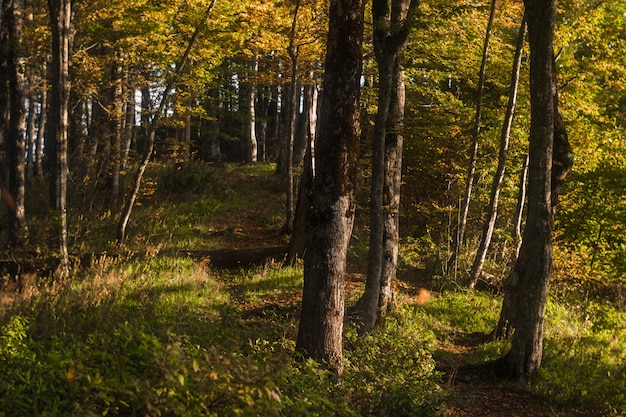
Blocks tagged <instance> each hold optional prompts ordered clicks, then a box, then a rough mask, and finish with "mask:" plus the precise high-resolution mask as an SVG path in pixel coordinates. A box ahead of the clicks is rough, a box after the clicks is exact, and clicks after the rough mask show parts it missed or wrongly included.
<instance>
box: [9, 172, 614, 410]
mask: <svg viewBox="0 0 626 417" xmlns="http://www.w3.org/2000/svg"><path fill="white" fill-rule="evenodd" d="M273 171H274V166H273V165H271V164H255V165H244V166H237V165H225V166H224V167H217V166H212V165H198V166H192V167H190V168H189V169H188V170H187V171H179V170H177V169H175V168H168V167H162V166H158V165H156V166H152V167H151V168H150V172H149V173H148V177H147V180H146V183H145V188H144V190H143V194H142V197H141V198H140V201H139V204H138V205H137V207H136V208H135V210H134V211H133V215H132V216H131V224H130V225H129V235H130V239H129V244H128V248H127V252H124V253H126V254H128V256H127V257H125V256H124V255H121V254H119V253H118V254H117V255H116V256H107V255H106V254H104V255H102V256H101V257H100V258H99V259H98V260H97V261H95V262H93V264H92V265H91V266H90V267H89V268H88V269H83V270H80V269H78V270H77V271H76V273H75V275H74V276H72V277H71V279H70V280H68V282H67V283H65V284H59V283H56V284H54V285H53V284H51V283H49V282H48V283H42V284H41V285H37V283H35V284H34V285H31V286H29V287H27V288H26V289H25V291H24V292H23V293H21V294H20V295H19V296H18V297H17V300H16V301H15V302H14V304H13V306H12V307H11V308H10V309H9V310H6V311H2V312H0V417H4V416H24V415H41V416H44V415H45V416H96V415H98V416H101V415H120V416H145V415H148V416H159V415H184V416H211V415H216V416H241V415H244V416H245V415H249V416H257V415H266V416H272V415H274V416H302V415H314V416H365V415H367V416H436V415H441V414H442V411H441V410H442V404H444V403H445V401H446V395H447V394H446V393H445V392H444V391H442V390H441V389H440V384H441V382H442V381H441V375H439V374H438V372H436V371H435V360H440V361H444V362H445V361H450V360H453V359H455V358H457V359H458V352H453V351H452V350H453V349H454V348H458V346H459V345H460V344H462V343H466V344H467V343H471V344H477V346H474V347H473V348H472V349H470V350H469V351H468V353H467V354H466V356H465V357H464V360H467V361H469V362H471V363H481V362H484V361H487V360H491V359H495V358H498V357H499V356H501V355H502V354H503V353H504V352H506V350H507V349H508V343H507V342H502V341H498V342H491V341H487V342H480V343H479V342H478V341H479V340H480V339H479V338H478V337H477V335H478V334H482V333H488V332H490V331H491V330H492V329H493V327H494V326H495V323H496V320H497V318H498V314H499V310H500V303H501V299H500V298H498V297H494V296H493V295H491V294H488V293H484V292H479V291H467V290H458V289H447V288H448V287H445V288H446V289H445V290H442V291H441V292H433V293H432V297H431V298H430V301H429V302H428V303H426V304H419V305H418V304H417V303H416V302H415V300H414V299H413V297H412V296H411V295H410V294H412V293H414V292H415V288H412V285H416V284H410V283H405V284H404V286H401V287H400V286H399V288H398V290H399V292H400V294H399V297H398V306H397V308H396V310H395V311H394V312H393V313H392V314H391V316H390V317H389V320H388V322H387V325H386V327H385V328H384V329H377V331H376V332H375V333H373V334H372V335H369V336H367V337H364V338H359V337H357V336H356V332H355V330H354V328H352V326H351V325H348V326H347V329H346V334H345V365H344V368H345V370H344V374H343V375H342V376H341V378H338V377H337V376H336V375H334V374H333V373H332V372H329V371H327V370H326V369H325V368H324V367H323V366H321V365H320V364H317V363H315V362H313V361H306V360H301V359H300V358H298V357H297V355H295V353H294V348H295V339H296V334H297V326H298V314H299V301H300V295H301V290H302V280H303V277H302V267H301V265H298V266H295V267H282V266H281V265H278V264H268V265H264V266H260V267H258V268H252V269H249V270H244V269H242V270H239V271H213V270H211V268H210V265H209V264H207V263H205V262H203V261H198V260H197V259H191V258H186V257H178V256H174V255H173V253H175V252H176V251H172V250H170V251H165V250H164V249H203V250H206V249H212V248H216V247H219V246H220V245H222V244H223V243H224V242H229V241H234V240H235V239H236V238H237V236H236V232H235V230H234V228H233V227H232V224H231V223H230V222H231V221H232V220H233V219H234V220H237V219H239V217H238V214H239V213H241V212H242V211H244V210H252V211H253V215H254V216H256V218H257V219H260V220H261V221H263V222H264V223H265V225H266V228H268V229H270V230H278V229H279V227H280V225H281V222H282V217H281V216H280V214H276V213H282V197H281V196H280V194H279V193H278V191H279V190H280V186H279V184H278V181H279V180H278V178H277V177H276V176H275V175H274V173H273ZM77 186H78V185H77ZM35 187H39V188H37V189H40V191H41V195H33V196H32V197H31V201H30V203H29V204H31V206H34V207H39V208H40V209H41V207H45V201H44V200H45V197H44V191H45V187H44V186H43V184H36V185H35ZM181 190H185V191H184V192H181ZM81 195H82V197H81V198H80V199H78V200H80V201H74V204H73V207H74V210H75V211H73V212H72V213H71V217H70V219H71V222H70V223H71V242H72V249H73V252H74V253H78V252H81V253H82V252H87V253H89V252H97V253H101V252H103V251H113V250H114V246H113V243H112V241H113V239H114V232H113V231H114V230H115V225H116V221H117V218H116V216H115V215H113V214H112V213H111V212H110V211H109V210H108V209H96V210H93V211H90V210H86V207H89V206H90V204H92V203H93V204H94V207H96V208H98V207H100V208H102V207H105V205H103V204H102V202H90V201H89V198H88V197H89V194H88V193H84V194H81ZM78 203H80V204H78ZM41 210H43V209H41ZM38 214H39V216H37V215H34V216H33V221H32V222H31V231H34V232H35V234H34V237H33V239H32V241H31V245H32V247H35V248H36V247H41V248H43V247H45V239H46V238H47V232H46V227H45V216H46V214H45V213H44V212H43V211H42V212H40V213H38ZM365 223H366V222H364V221H363V219H361V222H360V224H365ZM353 243H354V245H353V247H352V248H351V253H350V259H351V261H352V262H356V263H358V264H359V265H364V263H365V262H366V259H367V234H366V233H364V232H363V230H361V229H359V228H357V229H356V230H355V239H354V240H353ZM135 251H136V252H141V254H142V255H143V256H142V257H141V258H137V257H134V256H131V254H133V252H135ZM432 251H433V248H432V247H431V245H430V243H429V242H428V241H417V240H416V241H411V242H409V243H408V245H407V247H406V248H404V250H403V251H401V252H402V259H401V263H402V265H401V272H400V274H404V273H405V272H406V273H407V274H408V273H409V272H410V271H411V270H412V269H415V270H419V271H420V273H419V274H416V275H415V276H414V277H413V278H412V279H418V278H419V279H421V278H426V279H428V278H430V282H437V279H436V278H435V279H433V277H427V276H425V275H427V274H428V265H429V263H430V257H431V256H432ZM168 254H169V255H168ZM3 280H5V281H6V280H8V278H6V279H5V278H3ZM7 282H8V281H7ZM442 288H444V287H443V286H442ZM450 288H453V287H451V286H450ZM405 290H406V291H405ZM348 295H349V297H352V298H349V299H350V300H352V299H354V297H355V294H348ZM544 347H545V350H544V361H543V364H542V368H541V371H540V373H539V375H538V376H537V378H535V379H534V380H533V382H532V384H531V386H530V387H529V388H530V390H531V391H533V392H535V393H537V394H538V395H545V396H549V397H550V398H551V399H552V400H554V401H555V402H556V403H557V404H564V405H571V406H576V407H578V406H580V407H583V408H584V409H587V410H596V411H597V412H598V413H599V414H603V415H606V416H619V415H626V398H625V396H626V387H625V384H626V366H625V364H626V313H624V312H620V311H617V310H616V309H615V308H613V307H609V306H607V305H604V304H600V303H593V302H591V303H588V304H587V305H586V306H585V307H584V308H583V307H581V306H578V305H572V304H568V303H566V302H563V301H560V300H557V299H551V300H550V302H549V304H548V307H547V311H546V325H545V343H544ZM455 355H456V356H455Z"/></svg>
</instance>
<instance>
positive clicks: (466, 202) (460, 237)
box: [447, 0, 496, 274]
mask: <svg viewBox="0 0 626 417" xmlns="http://www.w3.org/2000/svg"><path fill="white" fill-rule="evenodd" d="M495 14H496V0H491V11H490V13H489V20H488V22H487V29H486V31H485V43H484V45H483V54H482V60H481V63H480V71H479V73H478V91H477V100H476V114H475V115H474V127H473V129H472V146H471V151H470V158H469V165H468V167H467V177H466V179H465V193H464V195H463V201H462V205H461V207H460V208H459V210H461V213H460V216H459V217H460V220H459V225H458V228H459V229H458V231H457V233H456V235H455V238H456V242H455V245H454V252H453V253H452V256H451V257H450V259H449V260H448V267H447V270H448V271H450V270H453V269H454V274H456V263H457V261H458V258H459V256H460V255H461V251H462V250H463V244H464V240H465V228H466V227H467V215H468V213H469V206H470V202H471V199H472V188H473V187H474V175H475V173H476V162H477V161H478V144H479V141H478V140H479V138H480V129H481V123H482V114H483V99H484V91H485V80H486V76H487V72H486V69H487V59H488V57H489V41H490V39H491V28H492V26H493V21H494V18H495ZM453 267H454V268H453Z"/></svg>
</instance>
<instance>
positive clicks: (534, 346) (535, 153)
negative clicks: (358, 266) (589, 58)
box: [502, 0, 556, 379]
mask: <svg viewBox="0 0 626 417" xmlns="http://www.w3.org/2000/svg"><path fill="white" fill-rule="evenodd" d="M524 4H525V6H526V13H527V18H528V34H529V44H530V95H531V126H530V145H529V166H528V170H529V182H528V214H527V218H526V228H525V230H524V237H523V240H522V247H521V249H520V256H519V258H518V260H517V262H516V264H515V267H514V269H513V271H512V273H511V276H510V277H509V281H510V282H509V284H510V285H508V288H507V294H506V296H505V298H506V297H509V298H512V300H513V306H514V308H513V310H514V312H515V314H514V316H513V318H512V325H513V327H514V328H515V332H514V333H513V338H512V341H511V350H510V351H509V353H508V354H507V355H506V356H505V357H504V359H503V361H502V362H503V371H504V373H505V374H507V375H509V376H512V377H515V378H522V379H523V378H527V377H529V376H531V375H533V374H534V373H535V372H536V371H537V370H538V369H539V367H540V366H541V359H542V348H543V320H544V312H545V306H546V300H547V291H548V280H549V276H550V269H551V266H552V210H551V166H552V149H553V148H552V147H553V138H554V122H555V116H554V110H555V108H554V100H553V90H552V87H553V74H554V72H553V51H552V40H553V35H554V22H555V15H556V0H549V1H540V0H526V1H525V2H524Z"/></svg>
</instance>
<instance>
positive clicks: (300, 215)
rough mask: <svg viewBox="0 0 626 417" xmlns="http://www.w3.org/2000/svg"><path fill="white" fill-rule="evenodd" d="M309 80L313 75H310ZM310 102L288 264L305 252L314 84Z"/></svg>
mask: <svg viewBox="0 0 626 417" xmlns="http://www.w3.org/2000/svg"><path fill="white" fill-rule="evenodd" d="M311 80H313V77H312V75H311ZM311 90H312V91H311V103H310V105H308V108H307V111H308V113H309V114H308V116H306V119H307V123H306V127H305V130H306V133H305V135H304V136H305V138H306V143H307V147H306V152H305V154H304V167H303V170H302V176H301V177H300V186H299V187H298V201H297V205H296V215H295V220H294V226H293V232H292V233H291V239H290V240H289V246H288V248H287V259H286V262H287V263H288V264H293V263H294V262H295V261H296V259H298V258H302V257H303V256H304V254H305V252H306V243H307V239H308V238H307V236H308V233H307V227H308V224H309V220H310V216H311V194H312V192H313V177H314V175H313V174H314V173H313V156H314V149H315V134H316V128H317V103H318V90H317V86H316V85H315V84H312V86H311Z"/></svg>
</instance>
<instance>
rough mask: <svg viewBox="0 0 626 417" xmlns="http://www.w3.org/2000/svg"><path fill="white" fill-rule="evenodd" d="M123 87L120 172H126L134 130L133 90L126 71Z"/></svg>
mask: <svg viewBox="0 0 626 417" xmlns="http://www.w3.org/2000/svg"><path fill="white" fill-rule="evenodd" d="M124 85H126V87H125V88H124V90H125V91H124V97H125V103H124V108H125V111H124V113H125V117H124V143H123V146H122V161H121V163H120V166H121V168H122V170H124V171H125V170H126V166H127V165H128V156H129V154H130V148H131V145H132V143H133V134H134V128H135V105H136V103H135V88H134V87H133V86H131V85H130V82H129V77H128V70H127V71H125V82H124Z"/></svg>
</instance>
